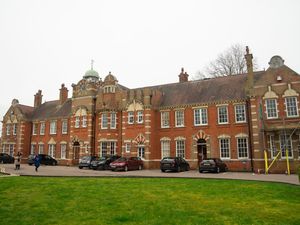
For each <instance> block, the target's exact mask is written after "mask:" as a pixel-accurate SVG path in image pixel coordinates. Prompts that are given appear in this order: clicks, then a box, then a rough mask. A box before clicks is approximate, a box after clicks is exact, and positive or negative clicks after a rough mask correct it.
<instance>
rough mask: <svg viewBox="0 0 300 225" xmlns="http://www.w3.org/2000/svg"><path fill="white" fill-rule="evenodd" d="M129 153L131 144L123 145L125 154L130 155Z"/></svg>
mask: <svg viewBox="0 0 300 225" xmlns="http://www.w3.org/2000/svg"><path fill="white" fill-rule="evenodd" d="M130 151H131V143H125V152H126V153H130Z"/></svg>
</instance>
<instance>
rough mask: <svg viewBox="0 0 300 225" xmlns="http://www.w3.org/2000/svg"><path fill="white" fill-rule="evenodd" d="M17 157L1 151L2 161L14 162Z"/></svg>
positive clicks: (0, 157)
mask: <svg viewBox="0 0 300 225" xmlns="http://www.w3.org/2000/svg"><path fill="white" fill-rule="evenodd" d="M14 161H15V158H14V157H13V156H11V155H9V154H6V153H0V163H14Z"/></svg>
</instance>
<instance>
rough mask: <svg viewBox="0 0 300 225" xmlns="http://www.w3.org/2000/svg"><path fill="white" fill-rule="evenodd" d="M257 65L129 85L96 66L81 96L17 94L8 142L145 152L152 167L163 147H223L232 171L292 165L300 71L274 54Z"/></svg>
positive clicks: (67, 154) (81, 85) (45, 149)
mask: <svg viewBox="0 0 300 225" xmlns="http://www.w3.org/2000/svg"><path fill="white" fill-rule="evenodd" d="M245 58H246V62H247V68H248V72H247V74H239V75H234V76H226V77H219V78H211V79H204V80H197V81H189V80H188V76H189V75H188V74H187V73H186V72H184V70H183V69H182V70H181V73H180V74H179V82H177V83H172V84H165V85H158V86H152V87H143V88H136V89H129V88H127V87H124V86H122V85H120V84H119V83H118V80H117V78H116V77H115V76H113V75H112V74H111V73H109V74H108V75H107V76H106V77H105V78H104V80H103V81H102V79H100V78H99V75H98V73H97V72H96V71H95V70H94V69H93V67H92V68H91V70H89V71H87V72H86V73H85V75H84V76H83V79H81V80H80V81H79V82H78V83H77V84H73V85H72V88H73V92H72V97H71V98H68V90H67V88H66V87H65V86H64V84H62V86H61V88H60V91H59V99H58V100H55V101H49V102H45V103H42V97H43V96H42V91H41V90H39V91H38V92H37V93H36V94H35V96H34V106H33V107H31V106H25V105H22V104H19V102H18V100H16V99H14V100H13V101H12V105H11V107H10V108H9V109H8V111H7V113H6V114H5V116H4V117H3V128H2V129H3V130H2V146H1V148H2V149H1V151H2V152H7V153H9V154H11V155H13V154H16V153H17V152H18V151H21V152H22V153H23V156H24V158H26V157H27V156H28V155H29V154H32V153H47V154H49V155H51V156H53V157H55V158H56V159H57V160H58V161H59V163H60V164H63V165H73V164H76V163H77V162H78V160H79V158H80V157H82V156H83V155H100V156H102V155H112V154H118V155H123V156H140V157H141V158H143V160H144V164H145V167H146V168H158V167H159V162H160V160H161V158H162V157H164V156H182V157H184V158H185V159H186V160H187V161H188V162H189V163H190V165H191V167H192V168H197V166H198V163H199V161H201V160H202V159H203V158H206V157H220V158H221V159H223V160H224V161H226V163H227V165H228V167H229V169H230V170H233V171H252V170H254V171H257V170H258V169H264V167H265V162H264V150H266V152H267V157H268V161H269V163H270V162H271V161H272V160H273V158H274V157H275V156H276V155H277V153H278V152H280V153H279V157H278V160H277V161H276V162H275V163H274V165H273V167H272V168H271V169H270V172H285V171H286V170H287V160H286V153H287V154H288V159H289V160H288V161H289V164H290V169H291V171H292V172H294V171H295V170H296V168H297V167H298V166H299V165H300V163H299V160H300V148H299V146H300V129H299V122H300V115H299V93H300V76H299V74H297V73H296V72H294V71H293V70H291V69H290V68H289V67H287V66H286V65H284V60H283V59H282V58H281V57H280V56H274V57H272V58H271V60H270V63H269V68H268V69H267V70H265V71H258V72H254V71H253V66H252V54H250V53H249V50H248V49H247V54H246V55H245Z"/></svg>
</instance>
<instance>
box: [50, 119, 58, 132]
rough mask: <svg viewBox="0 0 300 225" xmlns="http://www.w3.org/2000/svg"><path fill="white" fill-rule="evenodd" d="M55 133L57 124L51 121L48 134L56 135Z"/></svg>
mask: <svg viewBox="0 0 300 225" xmlns="http://www.w3.org/2000/svg"><path fill="white" fill-rule="evenodd" d="M56 131H57V122H56V121H51V122H50V134H56Z"/></svg>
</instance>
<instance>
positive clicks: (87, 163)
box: [78, 155, 98, 169]
mask: <svg viewBox="0 0 300 225" xmlns="http://www.w3.org/2000/svg"><path fill="white" fill-rule="evenodd" d="M97 159H98V157H97V156H90V155H88V156H83V157H82V158H81V159H79V165H78V167H79V169H82V168H83V167H88V168H89V169H91V168H92V162H93V161H94V160H97Z"/></svg>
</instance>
